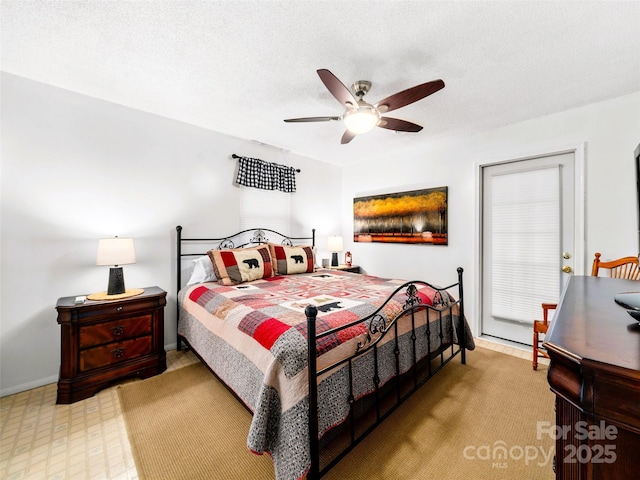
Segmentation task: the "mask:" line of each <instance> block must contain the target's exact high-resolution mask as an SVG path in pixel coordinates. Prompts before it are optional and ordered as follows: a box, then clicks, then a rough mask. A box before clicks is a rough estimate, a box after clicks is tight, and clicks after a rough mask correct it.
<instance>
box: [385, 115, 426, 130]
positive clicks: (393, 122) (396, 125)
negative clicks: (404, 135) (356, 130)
mask: <svg viewBox="0 0 640 480" xmlns="http://www.w3.org/2000/svg"><path fill="white" fill-rule="evenodd" d="M378 127H381V128H386V129H388V130H395V131H396V132H419V131H420V130H422V127H421V126H420V125H417V124H415V123H411V122H407V121H406V120H400V119H399V118H391V117H382V118H380V121H379V122H378Z"/></svg>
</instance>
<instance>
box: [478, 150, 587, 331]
mask: <svg viewBox="0 0 640 480" xmlns="http://www.w3.org/2000/svg"><path fill="white" fill-rule="evenodd" d="M585 152H586V142H581V143H578V144H573V145H564V146H549V147H537V148H533V149H529V150H528V151H526V152H523V151H518V152H513V153H508V152H507V153H505V154H500V159H497V160H480V161H478V162H476V165H475V177H476V178H475V181H476V224H475V232H474V235H475V240H476V241H475V252H474V256H475V261H474V264H475V266H476V268H475V278H474V281H475V284H476V285H478V287H479V288H478V289H477V290H476V299H475V305H474V310H475V311H476V312H478V314H477V316H476V317H477V321H476V322H474V325H472V327H471V330H472V333H473V335H474V336H475V337H479V336H480V335H482V302H483V298H484V291H483V286H482V276H483V265H482V253H483V248H484V246H483V237H482V225H483V214H482V212H483V203H482V202H483V197H484V192H483V187H482V178H483V171H484V168H486V167H490V166H494V165H500V164H504V163H512V162H519V161H524V160H531V159H534V158H538V157H547V156H550V155H561V154H564V153H573V155H574V162H575V165H574V222H575V227H576V231H575V236H574V246H573V254H574V265H573V266H574V272H573V274H574V275H584V272H585V267H586V259H585V243H586V238H585V211H586V210H585V207H586V199H585V185H586V171H585V160H586V155H585Z"/></svg>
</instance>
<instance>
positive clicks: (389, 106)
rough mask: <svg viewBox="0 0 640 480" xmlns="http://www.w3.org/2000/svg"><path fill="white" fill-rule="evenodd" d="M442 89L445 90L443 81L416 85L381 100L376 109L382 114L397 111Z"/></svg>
mask: <svg viewBox="0 0 640 480" xmlns="http://www.w3.org/2000/svg"><path fill="white" fill-rule="evenodd" d="M442 88H444V82H443V81H442V80H433V81H432V82H427V83H423V84H421V85H416V86H415V87H411V88H408V89H406V90H403V91H401V92H398V93H396V94H394V95H391V96H390V97H387V98H385V99H383V100H380V101H379V102H378V103H376V104H375V107H376V108H377V109H378V111H379V112H380V113H385V112H390V111H391V110H396V109H398V108H401V107H404V106H406V105H409V104H410V103H413V102H417V101H418V100H421V99H423V98H424V97H428V96H429V95H431V94H432V93H436V92H437V91H438V90H440V89H442Z"/></svg>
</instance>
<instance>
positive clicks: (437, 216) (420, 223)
mask: <svg viewBox="0 0 640 480" xmlns="http://www.w3.org/2000/svg"><path fill="white" fill-rule="evenodd" d="M447 226H448V223H447V187H437V188H427V189H424V190H412V191H408V192H400V193H390V194H384V195H373V196H368V197H358V198H354V199H353V230H354V231H353V240H354V241H355V242H385V243H425V244H433V245H447Z"/></svg>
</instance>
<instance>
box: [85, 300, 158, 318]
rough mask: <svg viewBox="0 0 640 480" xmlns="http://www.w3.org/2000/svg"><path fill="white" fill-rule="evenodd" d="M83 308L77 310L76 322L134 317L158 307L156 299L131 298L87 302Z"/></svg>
mask: <svg viewBox="0 0 640 480" xmlns="http://www.w3.org/2000/svg"><path fill="white" fill-rule="evenodd" d="M84 305H85V308H83V309H78V310H77V313H76V314H77V315H78V320H80V321H81V322H84V321H87V320H90V321H91V322H95V321H100V320H105V319H110V318H113V317H115V316H118V317H120V316H122V315H135V314H136V313H146V312H148V311H149V310H152V309H153V308H156V307H157V306H158V301H157V299H154V298H144V297H132V298H131V299H129V301H118V302H112V303H105V302H101V303H98V302H96V304H95V305H94V304H92V303H91V302H87V303H85V304H84Z"/></svg>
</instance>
